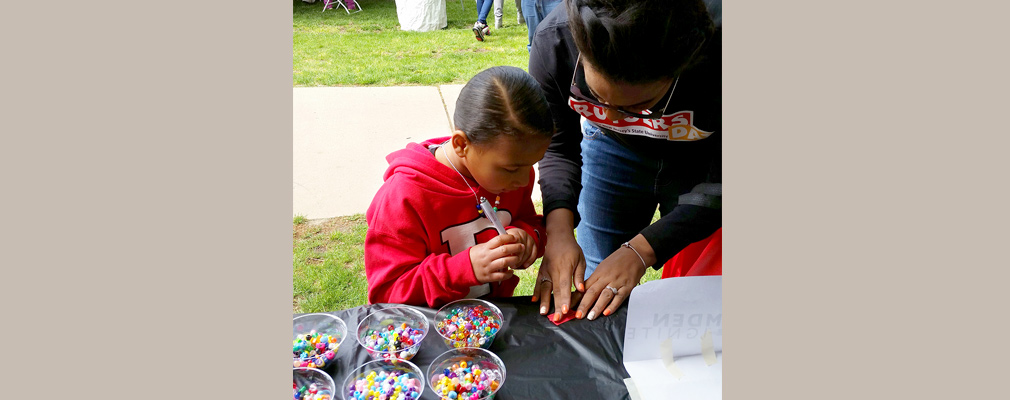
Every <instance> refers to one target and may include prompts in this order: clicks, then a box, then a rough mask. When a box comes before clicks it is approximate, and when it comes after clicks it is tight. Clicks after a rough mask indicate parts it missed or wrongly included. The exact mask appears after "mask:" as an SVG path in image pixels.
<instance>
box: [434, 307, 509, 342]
mask: <svg viewBox="0 0 1010 400" xmlns="http://www.w3.org/2000/svg"><path fill="white" fill-rule="evenodd" d="M502 320H503V319H502V313H501V310H500V309H498V307H496V306H495V305H494V304H491V303H489V302H487V301H484V300H479V299H463V300H456V301H454V302H451V303H449V304H446V305H444V306H442V308H441V309H439V310H438V312H436V313H435V330H437V331H438V335H439V336H441V337H442V340H444V341H445V344H446V345H448V346H449V347H452V348H457V349H458V348H463V347H480V348H484V349H486V348H489V347H491V342H493V341H494V336H495V335H496V334H498V330H499V329H501V324H502Z"/></svg>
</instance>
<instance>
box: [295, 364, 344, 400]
mask: <svg viewBox="0 0 1010 400" xmlns="http://www.w3.org/2000/svg"><path fill="white" fill-rule="evenodd" d="M293 372H294V395H295V396H294V398H295V400H332V399H335V398H336V397H334V396H336V390H337V386H336V385H334V384H333V378H331V377H330V375H329V374H327V373H325V372H323V371H321V370H318V369H315V368H294V370H293Z"/></svg>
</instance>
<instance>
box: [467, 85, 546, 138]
mask: <svg viewBox="0 0 1010 400" xmlns="http://www.w3.org/2000/svg"><path fill="white" fill-rule="evenodd" d="M452 120H453V122H454V123H455V125H456V129H459V130H461V131H463V132H465V133H466V137H467V138H468V139H469V140H470V142H472V143H474V144H478V145H479V144H482V143H488V142H491V141H493V140H495V138H496V137H497V136H498V135H508V136H510V137H511V138H513V139H522V138H524V137H526V136H527V135H534V136H539V137H543V138H547V139H550V138H551V136H552V135H553V134H554V120H553V119H551V112H550V109H548V108H547V98H545V97H544V93H543V90H542V89H541V88H540V84H538V83H537V81H536V80H535V79H533V77H532V76H531V75H530V74H528V73H526V71H523V70H522V69H519V68H516V67H510V66H499V67H491V68H488V69H485V70H483V71H481V72H479V73H477V75H474V77H473V78H470V81H469V82H467V83H466V85H464V86H463V90H462V91H460V92H459V97H458V98H457V99H456V112H455V113H454V114H453V117H452Z"/></svg>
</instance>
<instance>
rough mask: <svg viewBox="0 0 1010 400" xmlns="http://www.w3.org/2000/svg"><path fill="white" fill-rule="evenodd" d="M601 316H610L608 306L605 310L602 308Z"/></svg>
mask: <svg viewBox="0 0 1010 400" xmlns="http://www.w3.org/2000/svg"><path fill="white" fill-rule="evenodd" d="M603 316H604V317H609V316H610V309H609V308H608V309H606V310H603Z"/></svg>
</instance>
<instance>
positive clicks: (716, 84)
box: [529, 1, 722, 268]
mask: <svg viewBox="0 0 1010 400" xmlns="http://www.w3.org/2000/svg"><path fill="white" fill-rule="evenodd" d="M707 3H709V11H710V13H711V14H712V16H713V21H715V22H716V26H717V30H716V33H715V35H714V36H713V37H711V38H710V39H708V41H706V44H705V47H704V48H703V49H702V50H701V51H700V52H699V56H698V58H697V60H698V61H697V62H695V63H693V64H692V66H691V67H689V68H688V69H687V70H685V71H684V72H683V73H682V74H681V75H680V79H679V81H678V84H677V88H676V90H675V92H674V94H673V96H672V97H671V99H670V105H669V106H668V107H667V112H666V113H665V115H670V114H671V113H673V112H676V111H691V112H692V115H693V121H692V124H693V126H694V127H697V128H698V129H699V130H702V131H706V132H708V133H709V136H708V137H706V138H705V139H702V140H697V141H669V140H663V139H653V138H648V137H642V136H632V135H624V134H618V133H615V132H613V131H611V130H609V129H607V128H606V127H605V126H600V127H601V128H602V129H603V131H604V134H606V135H608V136H610V137H613V138H614V139H615V140H617V141H618V142H620V143H622V144H623V145H625V146H627V147H629V148H631V149H633V150H635V151H636V152H638V153H639V154H643V155H647V156H650V157H657V158H662V159H663V160H664V166H665V165H667V164H666V163H671V164H670V165H676V166H678V168H680V169H681V170H682V171H684V172H683V173H682V174H680V176H678V178H677V179H678V180H681V182H680V183H681V184H679V185H675V186H678V187H680V188H682V189H681V190H680V191H681V193H678V195H681V196H680V201H679V203H678V205H677V207H675V208H674V209H673V211H671V212H670V213H668V214H667V215H666V216H664V217H663V218H661V219H660V220H659V221H657V222H656V223H654V224H652V225H651V226H649V227H646V228H645V229H643V230H642V232H641V233H642V235H643V236H644V237H645V238H646V239H647V240H648V241H649V244H650V245H651V246H652V248H653V250H654V251H655V253H656V256H657V257H658V261H657V263H656V264H655V265H654V267H657V268H658V267H661V266H662V264H663V263H664V262H666V261H667V260H668V259H670V258H671V257H673V256H674V255H675V254H676V253H677V252H679V251H680V250H681V249H683V248H684V247H686V246H687V245H688V244H691V243H693V242H696V241H698V240H701V239H704V238H706V237H708V236H709V235H711V234H712V233H714V232H715V231H716V230H717V229H719V228H720V227H721V226H722V210H721V191H722V187H721V182H722V169H721V163H722V95H721V92H722V56H721V51H722V44H721V42H722V28H721V3H720V2H719V1H708V2H707ZM578 55H579V51H578V49H577V48H576V46H575V42H574V40H573V39H572V35H571V32H570V31H569V29H568V15H567V13H566V10H565V7H556V8H555V9H554V11H552V12H551V13H550V15H548V16H547V17H546V18H545V19H544V20H543V21H542V22H541V23H540V25H538V26H537V30H536V33H535V36H534V39H533V46H532V48H531V50H530V64H529V71H530V74H531V75H533V77H534V78H536V80H537V81H538V82H539V83H540V86H541V87H542V88H543V90H544V94H545V96H546V97H547V102H548V104H549V106H550V109H551V113H552V115H553V117H554V124H555V127H556V129H557V132H556V133H555V134H554V137H553V138H552V140H551V144H550V147H548V149H547V154H546V155H545V156H544V158H543V160H541V161H540V166H539V169H540V188H541V191H542V192H543V199H544V215H547V214H548V213H549V212H551V211H552V210H554V209H557V208H566V209H569V210H571V211H572V212H573V213H574V214H575V223H576V225H577V224H578V223H579V220H580V217H579V214H578V210H577V205H578V200H579V193H580V191H581V190H582V185H581V174H582V170H581V168H582V150H581V147H580V143H581V140H582V132H581V128H580V115H579V114H578V113H577V112H575V111H573V109H572V108H570V107H569V104H568V101H569V96H570V85H571V82H572V74H573V72H574V68H575V63H576V58H577V56H578ZM581 84H582V85H584V82H581ZM582 91H583V92H584V93H585V92H586V90H585V88H584V86H583V90H582ZM698 184H704V185H700V186H695V185H698ZM692 188H694V190H692ZM691 192H694V193H691Z"/></svg>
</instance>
